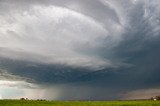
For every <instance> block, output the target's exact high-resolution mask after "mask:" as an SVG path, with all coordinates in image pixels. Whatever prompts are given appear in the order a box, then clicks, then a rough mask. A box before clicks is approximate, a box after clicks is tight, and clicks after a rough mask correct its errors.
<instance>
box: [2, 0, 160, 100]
mask: <svg viewBox="0 0 160 106" xmlns="http://www.w3.org/2000/svg"><path fill="white" fill-rule="evenodd" d="M159 4H160V2H159V0H154V1H153V0H118V1H117V0H53V1H50V0H46V1H39V0H32V1H31V0H28V1H25V0H21V1H19V0H1V1H0V13H1V15H0V69H1V70H2V71H0V80H5V81H6V80H7V81H10V80H14V81H21V80H22V81H23V82H17V83H16V84H18V85H15V86H21V85H22V86H24V88H25V86H26V88H27V89H28V90H25V91H23V92H21V93H20V95H21V96H22V95H25V94H27V92H32V93H28V94H31V95H30V96H29V95H28V96H29V97H31V98H47V99H56V100H67V99H77V100H80V99H87V100H88V99H91V98H92V99H93V100H102V99H103V100H105V99H121V98H122V99H127V98H129V96H131V98H138V97H139V98H144V97H149V95H152V93H149V94H147V95H148V96H145V95H146V94H145V93H144V92H147V91H148V90H146V89H149V92H152V91H153V92H154V91H155V89H158V87H159V86H160V85H159V81H160V78H159V74H160V72H159V69H160V66H159V62H160V59H159V53H160V50H159V46H160V43H159V41H160V39H159V38H160V18H159V17H160V6H159ZM6 7H8V8H6ZM24 83H25V84H24ZM30 84H31V85H38V87H37V89H36V90H33V89H32V88H29V86H30ZM61 84H62V85H61ZM8 85H13V84H12V83H8ZM48 85H50V86H48ZM52 85H55V86H52ZM76 86H78V87H76ZM11 88H12V87H11ZM11 88H10V89H11ZM13 88H14V87H13ZM78 88H79V89H78ZM29 89H30V90H29ZM85 89H86V91H85ZM34 91H36V92H42V93H41V94H40V95H36V94H33V92H34ZM143 91H144V92H143ZM14 92H16V91H14ZM51 92H54V93H53V94H54V95H55V96H51V95H50V97H49V96H47V94H51ZM55 92H57V93H55ZM61 92H62V93H61ZM68 92H69V93H70V92H74V93H73V95H70V94H69V93H68ZM115 92H116V94H115ZM139 92H142V93H140V94H142V95H141V97H140V95H137V94H138V93H139ZM156 92H158V93H159V91H156ZM126 93H127V94H126ZM0 94H1V93H0ZM32 94H33V95H32ZM103 94H105V96H104V95H103ZM3 95H4V94H3ZM3 95H2V94H1V95H0V96H2V97H3ZM5 97H7V96H5ZM8 97H11V96H8ZM18 97H20V96H18Z"/></svg>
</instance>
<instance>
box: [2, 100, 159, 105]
mask: <svg viewBox="0 0 160 106" xmlns="http://www.w3.org/2000/svg"><path fill="white" fill-rule="evenodd" d="M0 106H160V101H32V100H0Z"/></svg>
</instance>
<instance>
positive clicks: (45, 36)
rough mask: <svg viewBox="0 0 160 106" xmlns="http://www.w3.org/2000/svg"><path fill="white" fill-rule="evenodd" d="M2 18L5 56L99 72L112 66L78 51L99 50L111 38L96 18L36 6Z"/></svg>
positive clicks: (52, 7) (62, 9)
mask: <svg viewBox="0 0 160 106" xmlns="http://www.w3.org/2000/svg"><path fill="white" fill-rule="evenodd" d="M10 15H11V16H12V17H8V16H1V17H0V19H1V27H0V33H1V34H0V45H1V53H0V55H1V56H5V57H9V58H14V59H24V60H25V59H26V60H29V61H38V62H43V63H53V64H66V65H70V66H76V67H77V66H78V67H91V68H95V69H99V68H101V67H105V66H110V65H111V63H110V62H109V60H107V61H105V60H102V59H101V58H98V57H96V56H89V55H84V54H83V53H79V52H77V51H76V49H83V48H85V45H87V46H86V47H88V48H97V47H99V46H100V44H101V42H99V39H104V38H105V37H107V36H108V34H107V31H106V30H105V29H104V28H103V27H102V26H101V25H100V24H99V23H97V22H96V21H94V20H93V19H92V18H89V17H86V16H84V15H83V14H80V13H77V12H75V11H72V10H68V9H66V8H62V7H56V6H49V7H45V6H33V7H31V8H30V9H29V10H26V11H22V12H20V13H19V12H17V11H14V12H13V13H10Z"/></svg>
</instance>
